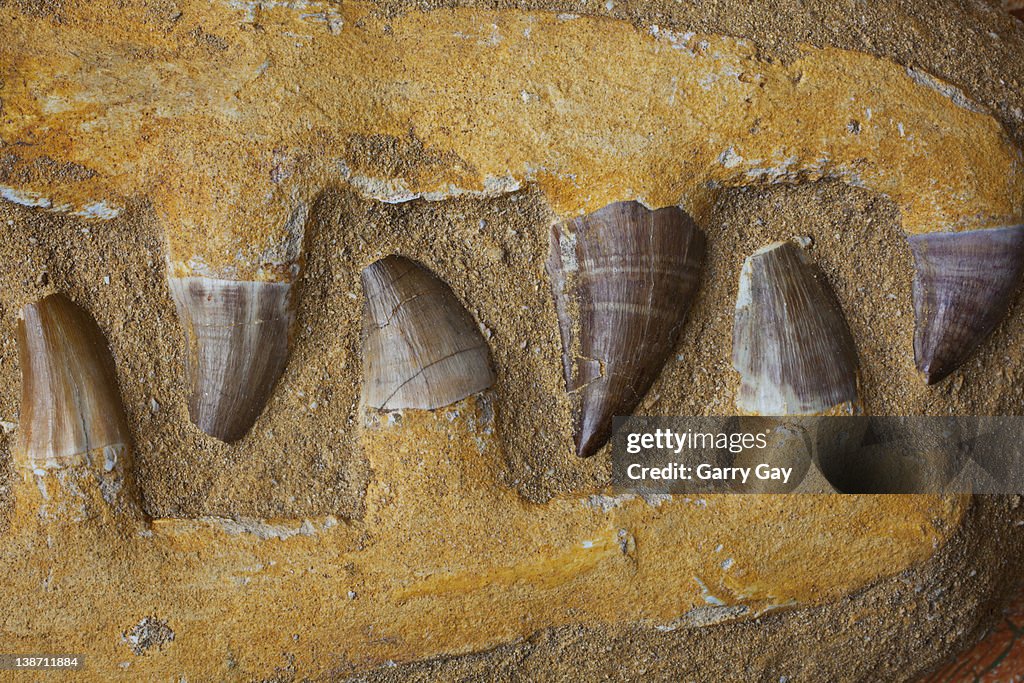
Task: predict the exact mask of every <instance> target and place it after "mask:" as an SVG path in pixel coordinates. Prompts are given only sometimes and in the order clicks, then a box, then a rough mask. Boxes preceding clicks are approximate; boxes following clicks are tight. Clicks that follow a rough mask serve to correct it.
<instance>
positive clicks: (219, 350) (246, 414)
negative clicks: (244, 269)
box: [168, 277, 295, 442]
mask: <svg viewBox="0 0 1024 683" xmlns="http://www.w3.org/2000/svg"><path fill="white" fill-rule="evenodd" d="M168 283H169V285H170V290H171V296H172V298H173V299H174V303H175V305H176V307H177V309H178V316H179V318H180V319H181V324H182V327H183V328H184V330H185V346H186V350H185V370H186V373H187V376H188V381H189V384H190V395H189V401H188V408H189V415H190V416H191V418H192V421H193V422H194V423H195V424H196V425H197V426H198V427H199V428H200V429H201V430H203V431H204V432H206V433H207V434H209V435H210V436H213V437H216V438H217V439H220V440H221V441H227V442H231V441H236V440H238V439H240V438H242V437H243V436H244V435H245V433H246V432H248V431H249V428H250V427H252V425H253V423H254V422H256V418H258V417H259V415H260V413H261V412H262V411H263V407H264V406H265V405H266V403H267V401H268V400H269V399H270V395H271V392H272V391H273V388H274V384H275V383H276V382H277V380H278V378H280V377H281V374H282V373H283V372H284V368H285V365H286V364H287V362H288V350H289V340H290V339H289V338H290V333H291V325H292V320H293V319H294V315H295V314H294V307H293V304H292V296H293V295H292V287H293V285H292V284H291V283H289V282H252V281H233V280H218V279H214V278H208V277H181V278H168Z"/></svg>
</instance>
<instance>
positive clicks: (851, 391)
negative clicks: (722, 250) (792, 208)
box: [733, 242, 858, 416]
mask: <svg viewBox="0 0 1024 683" xmlns="http://www.w3.org/2000/svg"><path fill="white" fill-rule="evenodd" d="M733 366H734V367H735V368H736V370H737V371H738V372H739V373H740V388H739V392H738V394H737V396H736V406H737V407H738V408H739V409H740V411H741V412H743V413H746V414H751V415H779V416H782V415H815V414H820V413H841V414H842V413H849V412H855V411H856V410H858V398H857V353H856V350H855V347H854V344H853V338H852V337H851V335H850V331H849V328H848V327H847V325H846V320H845V319H844V318H843V314H842V311H841V310H840V308H839V304H838V302H837V301H836V299H835V295H834V294H833V292H832V290H831V289H830V288H829V286H828V284H827V283H826V281H825V279H824V276H823V275H822V274H821V273H820V272H819V271H818V270H817V268H815V267H814V265H813V264H812V263H811V262H810V261H809V260H808V259H807V257H806V256H805V254H804V252H803V250H802V249H801V248H800V247H798V246H796V245H795V244H793V243H792V242H776V243H775V244H772V245H769V246H767V247H765V248H763V249H761V250H759V251H757V252H755V253H754V254H753V255H751V256H750V257H749V258H747V260H746V261H745V262H744V263H743V270H742V272H741V273H740V286H739V294H738V295H737V298H736V318H735V325H734V327H733Z"/></svg>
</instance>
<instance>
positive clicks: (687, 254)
mask: <svg viewBox="0 0 1024 683" xmlns="http://www.w3.org/2000/svg"><path fill="white" fill-rule="evenodd" d="M551 237H552V240H551V256H550V258H549V260H548V266H547V268H548V274H549V276H550V277H551V282H552V288H553V290H554V296H555V307H556V309H557V312H558V322H559V327H560V329H561V334H562V364H563V371H564V374H565V383H566V388H567V389H568V391H569V392H570V394H571V395H572V400H573V404H574V405H573V411H574V420H575V439H576V453H577V455H579V456H580V457H587V456H590V455H593V454H594V453H595V452H597V451H598V449H600V448H601V447H602V446H603V445H604V444H605V442H607V440H608V438H609V437H610V436H611V431H612V419H613V418H614V417H615V416H616V415H629V414H630V413H632V411H633V409H634V408H635V407H636V406H637V404H638V403H639V402H640V400H641V399H642V398H643V397H644V395H645V394H646V393H647V390H648V389H650V387H651V384H653V383H654V380H655V379H656V378H657V377H658V374H659V373H660V372H661V369H662V366H663V365H664V364H665V360H666V358H667V357H668V355H669V354H670V353H671V352H672V349H673V348H674V347H675V344H676V340H677V338H678V336H679V331H680V329H682V326H683V322H684V320H685V318H686V313H687V311H688V310H689V308H690V304H691V303H692V300H693V295H694V292H695V291H696V289H697V280H698V276H699V274H700V265H701V261H702V259H703V257H704V238H703V235H702V234H701V232H700V230H698V228H697V226H696V225H694V223H693V221H692V219H691V218H690V217H689V216H688V215H687V214H686V212H684V211H683V210H682V209H679V208H677V207H669V208H664V209H658V210H657V211H651V210H649V209H647V208H645V207H644V206H643V205H641V204H639V203H638V202H620V203H617V204H610V205H608V206H606V207H604V208H602V209H600V210H598V211H596V212H594V213H592V214H590V215H588V216H584V217H582V218H576V219H573V220H569V221H566V222H564V223H561V224H559V225H556V226H555V227H554V228H553V229H552V233H551Z"/></svg>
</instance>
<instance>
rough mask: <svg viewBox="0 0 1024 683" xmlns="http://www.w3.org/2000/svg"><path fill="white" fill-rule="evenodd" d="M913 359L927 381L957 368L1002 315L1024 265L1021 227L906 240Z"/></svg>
mask: <svg viewBox="0 0 1024 683" xmlns="http://www.w3.org/2000/svg"><path fill="white" fill-rule="evenodd" d="M909 242H910V249H911V252H912V253H913V255H914V263H915V272H914V320H915V328H914V359H915V362H916V365H917V368H918V370H920V371H921V372H922V373H924V376H925V379H926V381H927V382H928V384H935V383H937V382H940V381H942V380H943V379H944V378H946V377H947V376H949V374H950V373H952V372H953V371H955V370H956V369H957V368H958V367H960V366H961V365H962V364H963V363H964V361H966V360H967V358H968V357H969V356H970V355H971V353H972V352H973V351H974V350H975V349H976V348H977V347H978V345H979V344H981V342H982V341H984V340H985V338H986V337H987V336H988V335H989V334H990V333H991V332H992V330H993V329H994V328H995V327H996V325H998V324H999V322H1000V321H1001V320H1002V319H1003V317H1005V315H1006V311H1007V309H1008V308H1009V306H1010V302H1011V301H1012V299H1013V295H1014V293H1015V291H1016V289H1017V287H1018V285H1019V284H1020V279H1021V273H1022V268H1024V225H1017V226H1013V227H1007V228H996V229H993V230H974V231H970V232H958V233H931V234H924V235H913V236H911V237H910V238H909Z"/></svg>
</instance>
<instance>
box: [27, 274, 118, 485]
mask: <svg viewBox="0 0 1024 683" xmlns="http://www.w3.org/2000/svg"><path fill="white" fill-rule="evenodd" d="M18 349H19V352H20V356H21V376H22V386H21V428H20V434H19V437H18V448H19V450H20V452H21V453H22V454H23V457H24V458H25V459H26V461H27V464H28V465H29V466H30V467H32V468H33V469H52V468H63V467H70V466H73V465H77V464H81V463H83V462H92V463H94V464H96V465H99V466H102V469H103V470H107V471H109V470H112V469H113V468H114V466H115V465H116V464H117V461H118V459H119V458H120V457H121V456H122V454H123V453H124V451H125V449H126V448H127V447H128V445H129V443H130V438H129V432H128V427H127V425H126V423H125V417H124V411H123V408H122V405H121V397H120V395H119V393H118V388H117V378H116V376H115V373H114V365H113V360H112V359H111V357H110V352H109V351H108V349H107V344H106V341H105V339H104V337H103V333H102V332H101V331H100V329H99V328H98V327H97V325H96V323H95V322H94V321H93V319H92V317H91V316H90V315H89V314H88V313H86V312H85V311H84V310H83V309H81V308H80V307H79V306H77V305H75V304H74V303H72V302H71V301H70V300H68V299H67V298H66V297H65V296H63V295H60V294H54V295H51V296H48V297H46V298H44V299H42V300H40V301H38V302H36V303H33V304H28V305H27V306H25V307H24V309H22V312H21V319H20V320H19V321H18Z"/></svg>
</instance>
